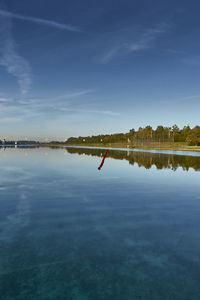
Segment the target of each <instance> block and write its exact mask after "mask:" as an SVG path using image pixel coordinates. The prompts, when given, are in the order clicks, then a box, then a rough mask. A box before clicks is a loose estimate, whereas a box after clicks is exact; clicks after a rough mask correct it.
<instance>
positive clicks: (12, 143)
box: [0, 140, 40, 146]
mask: <svg viewBox="0 0 200 300" xmlns="http://www.w3.org/2000/svg"><path fill="white" fill-rule="evenodd" d="M38 144H40V142H36V141H27V140H25V141H17V145H19V146H20V145H38ZM0 145H5V146H6V145H13V146H14V145H15V141H5V140H3V141H2V140H0Z"/></svg>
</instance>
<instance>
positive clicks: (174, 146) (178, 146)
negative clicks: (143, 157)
mask: <svg viewBox="0 0 200 300" xmlns="http://www.w3.org/2000/svg"><path fill="white" fill-rule="evenodd" d="M44 146H50V147H64V146H76V147H78V146H80V147H83V146H84V147H87V146H89V147H106V148H128V149H155V150H177V151H200V146H188V145H187V144H186V143H151V144H145V143H143V144H123V143H121V144H120V143H112V144H104V143H99V144H86V143H81V144H64V143H60V144H55V143H49V144H44Z"/></svg>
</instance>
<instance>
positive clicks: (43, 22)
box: [0, 9, 81, 32]
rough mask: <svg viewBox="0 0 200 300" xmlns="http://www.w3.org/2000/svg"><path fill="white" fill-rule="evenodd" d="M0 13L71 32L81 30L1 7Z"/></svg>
mask: <svg viewBox="0 0 200 300" xmlns="http://www.w3.org/2000/svg"><path fill="white" fill-rule="evenodd" d="M0 15H1V16H4V17H12V18H15V19H18V20H24V21H28V22H32V23H37V24H40V25H45V26H50V27H54V28H57V29H62V30H67V31H72V32H81V30H80V29H79V28H77V27H75V26H72V25H66V24H62V23H58V22H55V21H52V20H45V19H40V18H35V17H31V16H23V15H20V14H15V13H12V12H9V11H5V10H1V9H0Z"/></svg>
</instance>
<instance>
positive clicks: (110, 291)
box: [0, 148, 200, 300]
mask: <svg viewBox="0 0 200 300" xmlns="http://www.w3.org/2000/svg"><path fill="white" fill-rule="evenodd" d="M104 151H105V150H103V149H96V150H92V149H72V148H71V149H50V148H49V149H47V148H38V149H26V148H23V149H11V148H10V149H9V148H7V149H2V148H1V149H0V299H2V300H8V299H9V300H10V299H12V300H13V299H20V300H21V299H27V300H32V299H34V300H36V299H37V300H40V299H42V300H44V299H45V300H51V299H63V300H65V299H67V300H68V299H72V300H74V299H77V300H82V299H83V300H86V299H88V300H89V299H90V300H91V299H92V300H98V299H102V300H107V299H119V300H123V299H126V300H127V299H130V300H132V299H145V300H150V299H153V300H157V299H159V300H161V299H162V300H165V299H169V300H172V299H173V300H174V299H175V300H176V299H181V300H182V299H187V300H188V299H196V300H198V299H200V284H199V280H200V173H199V170H200V157H190V156H178V155H169V154H168V155H165V154H156V153H153V154H151V153H143V152H134V153H130V152H124V151H122V152H120V151H109V153H108V157H107V158H106V160H105V163H104V165H103V167H102V169H101V171H98V169H97V168H98V166H99V164H100V162H101V156H102V155H103V154H104Z"/></svg>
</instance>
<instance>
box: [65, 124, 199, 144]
mask: <svg viewBox="0 0 200 300" xmlns="http://www.w3.org/2000/svg"><path fill="white" fill-rule="evenodd" d="M152 142H157V143H163V142H165V143H166V142H170V143H173V142H185V143H187V144H188V145H191V146H195V145H197V146H200V126H195V127H194V128H190V126H184V127H183V128H182V129H180V128H179V127H178V126H177V125H174V126H172V127H164V126H162V125H160V126H158V127H157V128H156V129H155V130H154V129H153V128H152V127H151V126H149V125H148V126H146V127H144V128H142V127H139V129H138V130H137V131H136V130H135V129H131V130H130V131H129V132H128V133H115V134H104V135H96V136H86V137H81V136H80V137H77V138H76V137H70V138H69V139H68V140H67V141H66V143H67V144H72V145H75V144H109V143H110V144H111V143H122V144H136V145H137V144H143V143H152Z"/></svg>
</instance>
